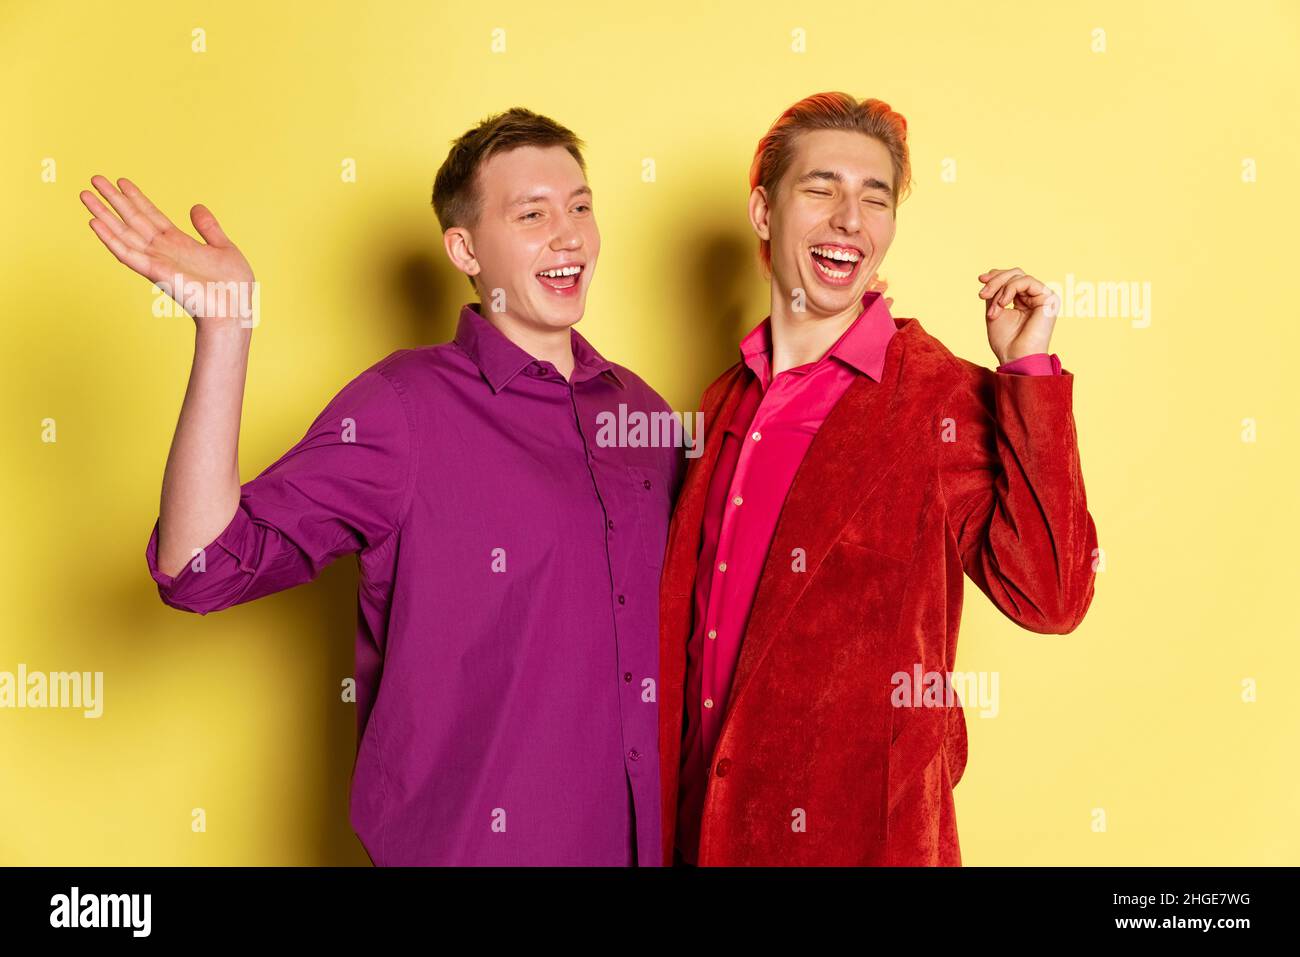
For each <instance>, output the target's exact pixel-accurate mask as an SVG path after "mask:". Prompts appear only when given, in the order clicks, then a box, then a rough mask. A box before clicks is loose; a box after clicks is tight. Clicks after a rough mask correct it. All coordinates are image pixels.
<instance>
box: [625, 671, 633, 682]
mask: <svg viewBox="0 0 1300 957" xmlns="http://www.w3.org/2000/svg"><path fill="white" fill-rule="evenodd" d="M623 680H624V681H631V680H632V672H630V671H625V672H623Z"/></svg>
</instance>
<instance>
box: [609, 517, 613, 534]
mask: <svg viewBox="0 0 1300 957" xmlns="http://www.w3.org/2000/svg"><path fill="white" fill-rule="evenodd" d="M609 527H610V530H611V531H612V530H613V528H614V520H613V519H612V518H611V519H610V520H609Z"/></svg>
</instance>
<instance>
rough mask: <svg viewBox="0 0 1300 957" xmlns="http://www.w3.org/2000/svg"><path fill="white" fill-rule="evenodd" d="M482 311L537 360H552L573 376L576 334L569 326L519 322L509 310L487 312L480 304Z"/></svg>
mask: <svg viewBox="0 0 1300 957" xmlns="http://www.w3.org/2000/svg"><path fill="white" fill-rule="evenodd" d="M479 314H480V315H481V316H482V317H483V318H484V319H486V320H487V321H488V322H490V323H492V325H493V326H495V327H496V328H497V330H498V331H499V332H500V333H501V334H502V335H503V336H505V337H506V338H507V339H509V340H510V341H511V342H513V343H514V344H515V345H517V346H518V347H519V348H520V349H523V350H524V352H527V353H528V354H529V355H530V356H532V357H533V358H534V359H537V360H538V361H539V362H549V363H550V364H551V365H553V366H555V368H556V370H557V371H558V372H559V373H560V375H562V376H564V378H566V379H570V378H572V377H573V365H574V362H573V337H572V336H571V335H570V334H569V329H568V327H567V326H566V327H564V328H562V329H544V328H539V327H537V326H533V325H528V324H527V323H523V322H520V321H519V320H518V319H516V318H515V317H514V316H512V315H510V314H509V313H508V312H492V311H490V310H486V311H484V310H482V309H481V303H480V313H479Z"/></svg>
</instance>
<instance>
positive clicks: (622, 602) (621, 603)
mask: <svg viewBox="0 0 1300 957" xmlns="http://www.w3.org/2000/svg"><path fill="white" fill-rule="evenodd" d="M618 603H619V604H620V605H626V604H627V599H626V598H624V597H623V596H622V595H619V596H618Z"/></svg>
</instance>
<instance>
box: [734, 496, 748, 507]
mask: <svg viewBox="0 0 1300 957" xmlns="http://www.w3.org/2000/svg"><path fill="white" fill-rule="evenodd" d="M744 502H745V500H744V499H743V498H741V497H740V496H739V495H737V496H736V497H735V498H733V499H732V500H731V504H732V505H743V504H744Z"/></svg>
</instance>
